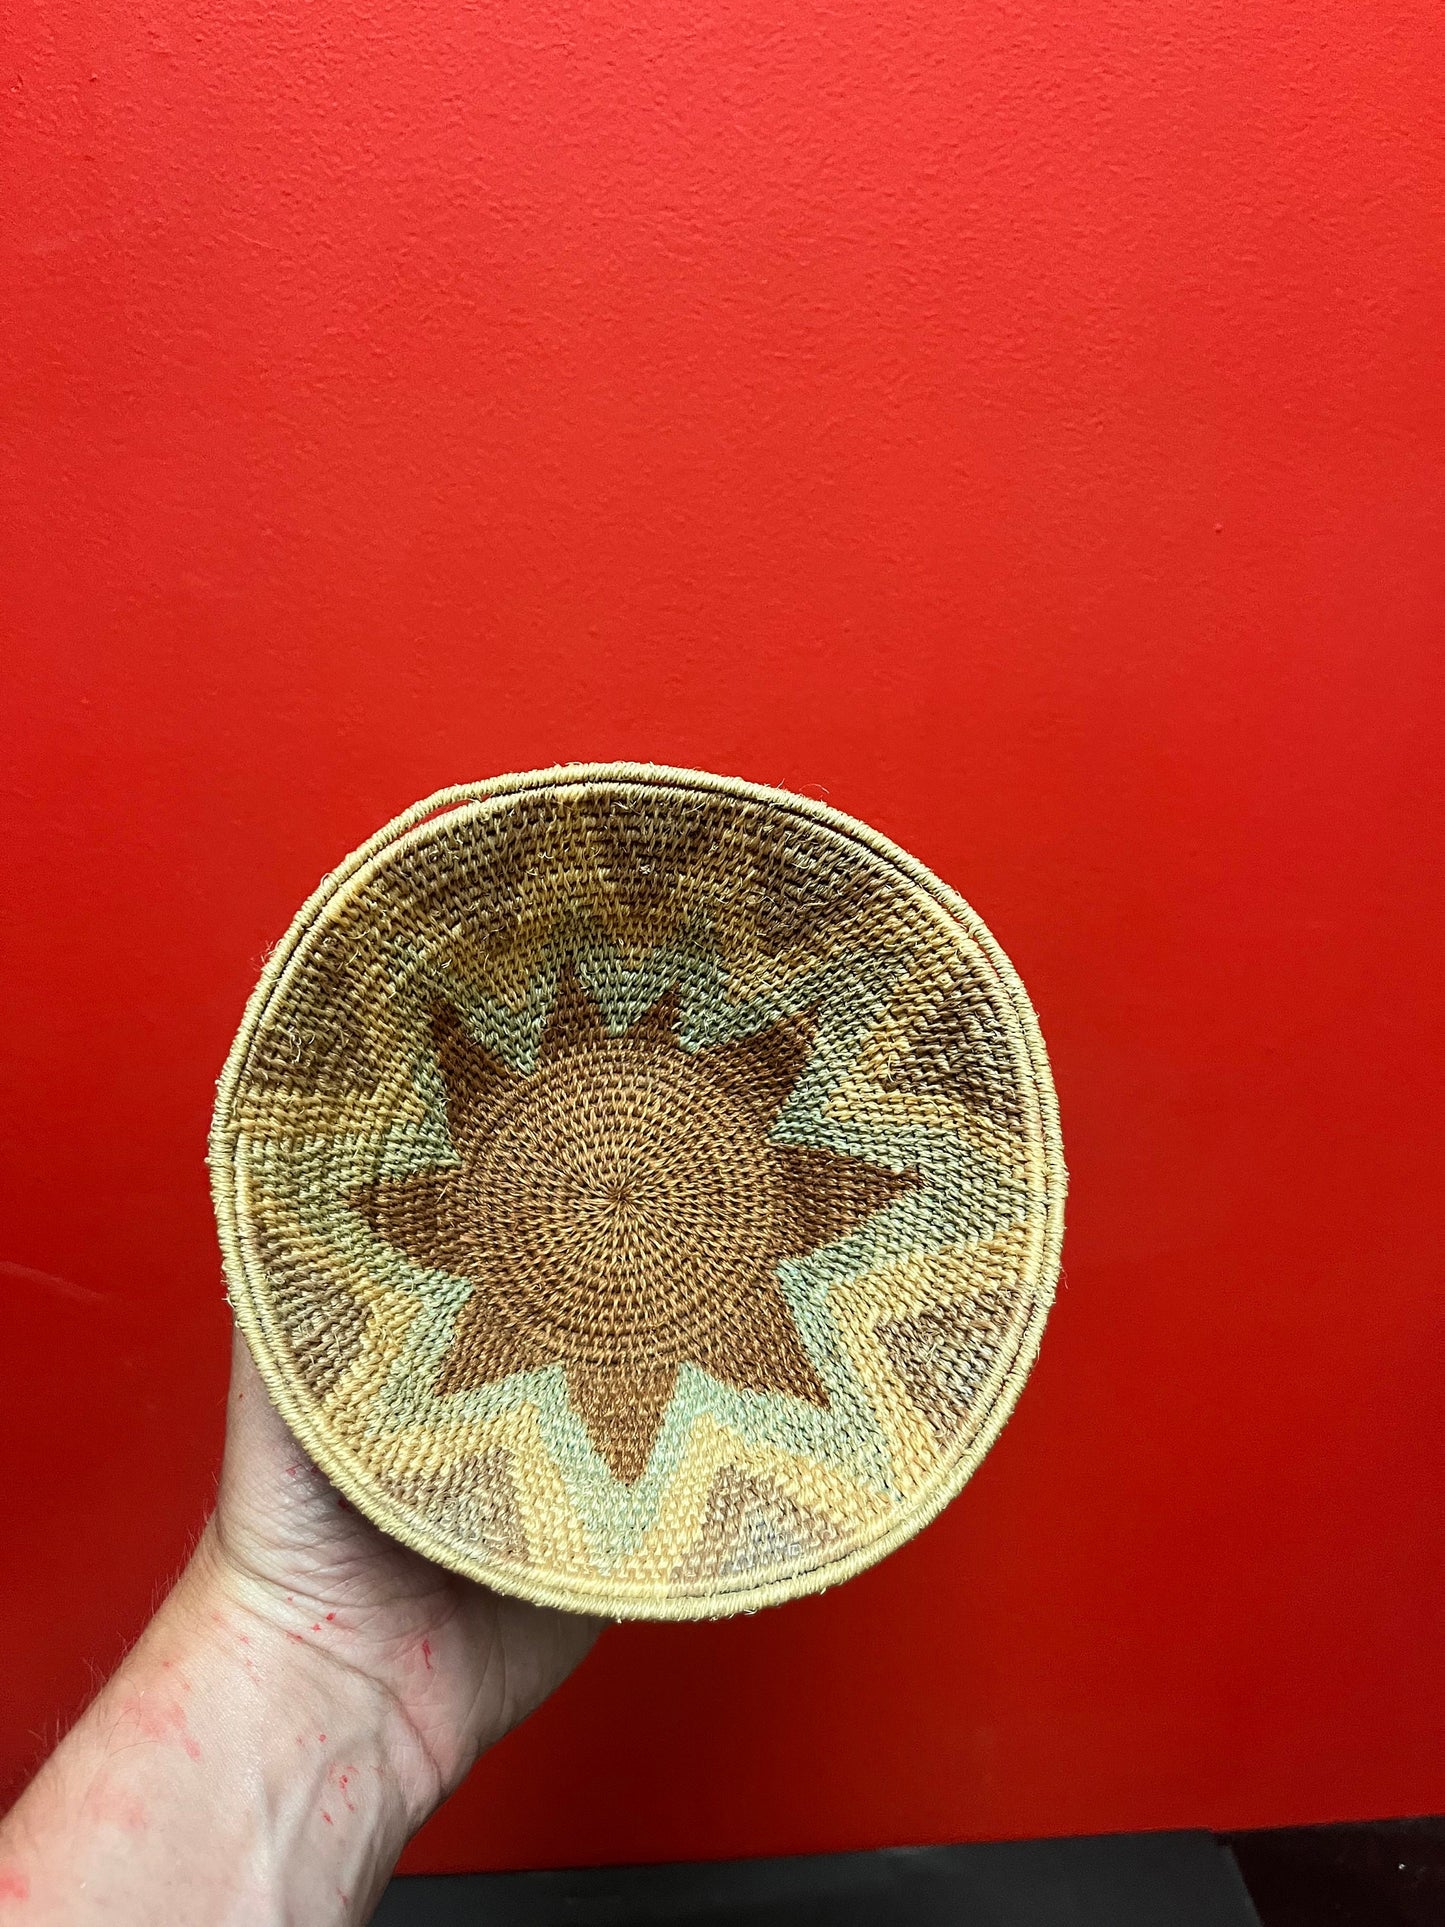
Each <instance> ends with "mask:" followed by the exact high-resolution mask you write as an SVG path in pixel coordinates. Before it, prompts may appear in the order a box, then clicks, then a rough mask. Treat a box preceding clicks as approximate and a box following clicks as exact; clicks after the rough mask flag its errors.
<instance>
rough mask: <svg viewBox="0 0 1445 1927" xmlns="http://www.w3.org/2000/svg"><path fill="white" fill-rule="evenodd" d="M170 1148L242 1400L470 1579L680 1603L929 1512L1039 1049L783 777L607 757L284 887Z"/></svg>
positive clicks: (1015, 1301) (1012, 1005)
mask: <svg viewBox="0 0 1445 1927" xmlns="http://www.w3.org/2000/svg"><path fill="white" fill-rule="evenodd" d="M211 1170H212V1181H213V1185H214V1190H215V1201H216V1213H217V1218H218V1221H219V1225H220V1235H221V1244H222V1248H223V1251H224V1254H225V1263H226V1274H227V1279H228V1281H229V1287H230V1297H231V1302H232V1304H233V1306H234V1308H235V1313H236V1317H237V1319H238V1320H239V1322H240V1325H241V1328H242V1330H243V1331H244V1332H245V1335H246V1338H247V1340H248V1341H249V1343H250V1346H251V1349H252V1351H253V1353H254V1354H255V1357H256V1361H257V1364H258V1365H259V1367H260V1369H261V1372H262V1374H263V1376H264V1378H265V1380H266V1383H267V1385H268V1386H269V1388H270V1390H271V1394H272V1396H273V1398H274V1399H275V1402H276V1404H277V1406H278V1407H279V1409H280V1411H281V1412H282V1414H283V1415H284V1417H285V1418H286V1420H287V1422H288V1423H289V1424H290V1426H291V1428H292V1430H293V1431H294V1432H295V1433H296V1436H297V1437H298V1438H299V1439H300V1441H301V1443H302V1444H303V1445H304V1446H305V1448H306V1449H307V1451H309V1452H310V1453H311V1455H312V1457H313V1458H314V1459H315V1460H316V1462H317V1464H318V1465H319V1466H320V1467H321V1468H322V1470H323V1471H324V1472H325V1473H326V1474H327V1475H328V1477H330V1478H331V1479H332V1480H334V1482H335V1484H336V1485H337V1487H338V1488H339V1489H340V1491H341V1492H343V1493H344V1494H345V1495H346V1497H347V1498H348V1499H350V1500H351V1501H352V1503H353V1504H354V1505H356V1506H357V1507H358V1508H359V1509H360V1510H361V1511H362V1512H364V1513H365V1514H367V1515H368V1516H369V1517H370V1518H371V1519H373V1520H374V1521H375V1522H376V1523H377V1524H378V1525H379V1526H381V1527H382V1528H384V1529H385V1530H386V1531H387V1532H389V1533H392V1534H393V1535H394V1536H395V1537H397V1538H398V1539H401V1540H404V1541H405V1542H406V1543H407V1544H408V1545H411V1546H414V1547H416V1548H417V1549H418V1550H419V1551H420V1552H423V1553H425V1554H426V1555H427V1556H428V1557H430V1558H432V1559H435V1560H438V1561H440V1562H441V1564H443V1565H445V1566H448V1567H451V1568H452V1569H454V1570H455V1571H457V1572H461V1573H466V1574H468V1575H470V1576H471V1577H473V1578H475V1579H478V1580H482V1581H485V1582H486V1583H487V1584H488V1585H490V1586H494V1587H496V1588H498V1589H499V1590H501V1591H503V1592H508V1593H515V1594H519V1595H521V1596H522V1597H524V1598H527V1599H532V1600H536V1601H538V1602H540V1603H543V1604H547V1605H553V1606H560V1607H564V1608H567V1609H569V1610H572V1611H578V1612H593V1613H599V1614H604V1615H608V1616H611V1617H615V1618H638V1619H691V1618H703V1617H713V1616H717V1615H721V1614H726V1613H733V1612H740V1611H744V1610H751V1609H752V1608H755V1607H758V1606H763V1605H770V1604H774V1603H776V1602H778V1601H781V1600H786V1599H792V1598H795V1597H797V1596H798V1595H799V1594H803V1593H810V1592H816V1591H819V1590H820V1589H821V1588H823V1587H824V1586H829V1585H833V1584H835V1583H836V1582H837V1581H839V1580H842V1579H847V1578H849V1577H850V1576H851V1575H852V1574H854V1573H857V1572H859V1571H861V1570H862V1569H863V1568H864V1567H866V1566H869V1565H871V1564H873V1562H874V1561H875V1560H877V1559H880V1558H882V1557H883V1555H884V1554H885V1553H887V1552H889V1551H890V1550H892V1548H894V1547H895V1546H897V1545H899V1544H901V1543H902V1542H903V1541H904V1540H905V1539H907V1538H908V1537H909V1536H910V1535H911V1534H913V1533H914V1532H916V1531H917V1530H918V1529H919V1527H920V1526H922V1525H924V1524H925V1523H926V1522H927V1521H928V1520H929V1519H931V1518H932V1517H933V1516H934V1514H935V1513H937V1512H938V1511H939V1509H940V1508H941V1507H942V1506H943V1505H945V1504H946V1503H947V1501H948V1500H949V1499H950V1498H952V1497H953V1495H954V1494H955V1493H956V1492H957V1491H958V1489H959V1487H960V1486H961V1485H962V1484H963V1482H964V1481H965V1479H967V1477H968V1475H969V1473H970V1472H971V1471H972V1470H973V1468H974V1467H975V1466H976V1465H977V1464H978V1462H979V1460H980V1458H981V1457H982V1456H983V1454H984V1452H985V1451H986V1450H987V1448H988V1446H989V1444H990V1443H991V1442H992V1440H993V1438H994V1436H995V1434H996V1433H997V1432H998V1430H999V1428H1000V1426H1001V1425H1002V1424H1003V1421H1004V1420H1005V1418H1006V1417H1007V1416H1008V1414H1009V1412H1010V1410H1011V1409H1012V1406H1013V1403H1014V1401H1015V1399H1016V1398H1017V1397H1018V1394H1019V1390H1020V1387H1021V1386H1022V1384H1023V1380H1024V1378H1025V1376H1026V1374H1027V1372H1028V1369H1029V1366H1030V1364H1031V1363H1032V1361H1033V1357H1034V1354H1035V1351H1036V1350H1037V1347H1038V1343H1039V1337H1040V1333H1041V1331H1042V1328H1043V1323H1044V1319H1045V1317H1046V1315H1047V1312H1048V1307H1049V1304H1050V1301H1051V1297H1052V1293H1053V1287H1054V1282H1055V1278H1056V1275H1057V1271H1058V1262H1059V1246H1060V1240H1061V1237H1062V1232H1063V1199H1064V1167H1063V1161H1062V1157H1061V1151H1060V1142H1059V1132H1058V1121H1057V1112H1056V1109H1055V1104H1054V1095H1053V1087H1052V1084H1051V1081H1050V1077H1049V1070H1048V1063H1047V1060H1046V1058H1045V1055H1044V1048H1043V1043H1042V1040H1041V1039H1040V1036H1039V1032H1038V1027H1037V1025H1036V1023H1035V1020H1034V1016H1033V1012H1032V1010H1031V1009H1030V1007H1029V1003H1028V999H1027V997H1026V996H1025V995H1024V991H1023V988H1022V986H1021V985H1020V983H1019V981H1018V979H1017V977H1016V976H1015V975H1014V972H1013V970H1012V968H1011V967H1010V965H1009V963H1008V961H1007V959H1006V958H1005V957H1004V956H1003V954H1002V952H1001V951H1000V950H999V948H998V945H997V944H996V943H995V942H994V940H993V938H992V937H991V936H990V935H989V933H988V931H987V930H986V929H985V928H984V926H983V925H982V923H981V922H980V921H979V919H978V918H977V917H976V916H975V915H974V913H973V912H972V911H971V910H970V909H969V908H968V906H967V905H966V904H965V903H964V902H963V901H962V900H961V899H960V898H959V897H957V896H955V895H954V893H953V892H952V891H951V890H949V889H947V888H946V887H945V886H944V885H943V884H942V883H940V882H939V881H938V879H937V878H936V877H934V876H932V875H930V873H929V872H928V871H927V870H925V869H924V868H923V866H922V865H921V864H919V863H917V862H915V861H914V860H913V859H912V858H911V857H908V856H906V855H904V853H903V852H902V851H900V850H898V849H896V848H895V847H894V846H893V845H892V844H890V843H889V842H888V841H887V840H886V839H885V838H883V837H881V836H879V835H877V834H876V833H875V832H874V831H872V830H869V829H867V828H865V827H864V826H863V825H862V824H860V823H855V822H853V821H851V820H850V819H849V818H847V817H845V816H840V815H839V814H838V813H837V811H835V810H831V809H828V808H825V807H824V806H823V805H821V804H819V803H814V802H811V801H808V800H807V799H805V798H803V797H798V796H791V795H788V794H787V793H786V792H784V791H781V790H770V789H760V788H757V787H755V786H753V785H751V784H746V783H741V782H735V781H730V780H726V779H724V778H721V777H716V776H707V775H703V774H700V773H698V772H696V771H692V770H673V769H662V768H655V767H652V766H649V765H642V764H606V765H602V764H598V765H578V766H569V767H566V768H562V769H553V770H542V771H537V772H533V773H531V774H528V775H522V776H506V777H501V778H499V779H498V780H496V781H495V782H490V783H481V784H477V785H474V786H467V787H463V788H458V789H453V790H446V791H443V792H442V793H441V794H439V795H437V796H433V797H430V798H428V799H427V801H425V802H423V803H418V804H417V805H416V807H415V808H414V809H411V810H408V811H407V812H406V813H405V815H403V816H400V817H398V818H397V819H396V821H395V822H393V823H390V824H388V825H387V827H386V828H385V829H383V830H381V831H380V832H379V833H378V834H377V835H376V836H374V837H373V838H372V839H371V841H370V842H369V843H366V844H364V845H363V846H362V848H361V849H359V850H358V851H356V853H355V854H354V855H353V856H351V857H349V858H348V859H347V860H346V862H345V863H343V864H342V866H341V867H340V869H338V870H337V871H336V872H335V873H334V874H333V875H331V876H329V877H327V878H326V879H325V881H324V882H323V883H322V885H321V887H320V889H318V890H317V892H316V894H315V895H314V896H313V897H312V898H311V900H310V901H309V902H308V903H307V904H306V905H305V906H304V908H303V909H302V910H301V912H300V914H299V915H298V916H297V918H296V921H295V922H294V923H293V924H292V926H291V929H290V931H289V932H288V933H287V935H286V937H285V939H284V941H283V942H282V943H281V944H280V946H279V947H278V949H277V950H276V952H275V954H274V955H273V956H272V958H271V960H270V962H269V963H268V965H267V967H266V970H265V973H264V975H263V976H262V978H261V981H260V983H259V984H258V985H257V987H256V991H255V993H254V995H253V996H252V998H251V1002H250V1004H249V1006H248V1007H247V1011H246V1015H245V1020H244V1022H243V1023H242V1026H241V1029H240V1033H239V1035H238V1036H237V1038H236V1042H235V1044H234V1046H233V1048H232V1051H231V1055H230V1058H229V1061H228V1062H227V1065H226V1069H225V1073H224V1076H223V1077H222V1079H221V1085H220V1092H219V1096H218V1100H217V1105H216V1116H215V1125H214V1131H213V1136H212V1143H211Z"/></svg>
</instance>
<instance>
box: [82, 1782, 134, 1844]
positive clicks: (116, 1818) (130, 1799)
mask: <svg viewBox="0 0 1445 1927" xmlns="http://www.w3.org/2000/svg"><path fill="white" fill-rule="evenodd" d="M86 1810H87V1812H88V1813H89V1814H90V1816H91V1817H92V1818H93V1819H96V1820H101V1821H104V1822H105V1823H106V1824H107V1825H108V1826H112V1827H119V1828H120V1830H121V1831H122V1832H123V1833H144V1832H145V1831H146V1829H147V1827H149V1825H150V1815H149V1813H147V1811H146V1809H145V1807H144V1805H143V1804H142V1803H141V1802H140V1801H139V1800H137V1799H136V1797H135V1795H134V1794H132V1793H127V1792H126V1790H125V1788H124V1787H118V1786H113V1785H111V1783H110V1782H109V1781H108V1780H105V1779H101V1780H98V1781H96V1783H95V1784H94V1785H93V1786H92V1788H91V1790H90V1792H89V1794H88V1795H87V1798H86Z"/></svg>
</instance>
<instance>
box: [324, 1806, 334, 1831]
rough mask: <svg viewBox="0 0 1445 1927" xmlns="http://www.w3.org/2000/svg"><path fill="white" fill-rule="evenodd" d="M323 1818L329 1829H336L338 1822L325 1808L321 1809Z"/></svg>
mask: <svg viewBox="0 0 1445 1927" xmlns="http://www.w3.org/2000/svg"><path fill="white" fill-rule="evenodd" d="M321 1817H322V1819H323V1820H324V1821H325V1822H326V1824H327V1826H328V1827H334V1826H335V1825H336V1822H335V1821H334V1820H333V1819H332V1817H331V1815H330V1814H329V1813H328V1812H327V1811H326V1809H325V1807H323V1808H322V1809H321Z"/></svg>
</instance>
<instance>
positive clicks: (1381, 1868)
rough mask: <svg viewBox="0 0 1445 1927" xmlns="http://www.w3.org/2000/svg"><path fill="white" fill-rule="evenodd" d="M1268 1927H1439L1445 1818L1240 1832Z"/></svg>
mask: <svg viewBox="0 0 1445 1927" xmlns="http://www.w3.org/2000/svg"><path fill="white" fill-rule="evenodd" d="M1228 1845H1229V1846H1230V1847H1231V1848H1232V1849H1233V1852H1234V1856H1235V1858H1236V1860H1237V1861H1238V1862H1239V1867H1240V1871H1241V1872H1242V1873H1243V1875H1244V1878H1245V1880H1246V1881H1247V1882H1248V1883H1249V1891H1250V1893H1251V1894H1252V1895H1253V1896H1254V1904H1255V1906H1256V1907H1257V1908H1258V1910H1259V1916H1260V1920H1261V1921H1262V1922H1263V1927H1441V1923H1442V1922H1445V1819H1433V1820H1377V1821H1371V1822H1368V1823H1366V1824H1363V1825H1357V1826H1342V1827H1277V1828H1271V1829H1270V1830H1269V1831H1267V1832H1260V1833H1235V1834H1230V1835H1229V1836H1228Z"/></svg>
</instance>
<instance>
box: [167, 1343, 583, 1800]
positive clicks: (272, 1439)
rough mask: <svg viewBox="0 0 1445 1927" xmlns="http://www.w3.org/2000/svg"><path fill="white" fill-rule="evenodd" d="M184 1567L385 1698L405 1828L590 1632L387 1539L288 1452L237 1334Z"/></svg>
mask: <svg viewBox="0 0 1445 1927" xmlns="http://www.w3.org/2000/svg"><path fill="white" fill-rule="evenodd" d="M195 1564H196V1566H197V1567H198V1568H199V1569H200V1570H201V1571H202V1572H203V1573H204V1575H205V1578H206V1580H207V1582H208V1584H209V1586H210V1587H211V1588H214V1589H215V1590H216V1591H217V1593H218V1594H219V1595H220V1596H222V1597H224V1598H226V1599H228V1600H230V1601H232V1602H234V1604H235V1605H236V1606H237V1607H239V1608H240V1609H242V1610H243V1611H244V1612H245V1613H248V1614H252V1615H256V1616H258V1617H259V1618H260V1619H261V1620H262V1621H263V1622H264V1623H265V1625H266V1626H267V1627H268V1628H273V1629H275V1630H277V1631H279V1632H280V1633H281V1634H282V1635H283V1636H284V1637H285V1638H286V1639H287V1640H288V1641H290V1642H291V1643H294V1644H299V1645H303V1646H305V1647H306V1648H307V1649H309V1651H311V1652H313V1653H315V1654H316V1655H318V1656H320V1657H321V1658H322V1659H323V1660H327V1661H331V1662H333V1663H334V1664H336V1665H338V1666H342V1667H346V1668H349V1669H351V1670H352V1671H354V1672H356V1673H359V1674H360V1675H362V1676H363V1677H364V1678H365V1679H366V1680H368V1681H370V1682H372V1683H374V1684H375V1685H377V1686H379V1687H380V1688H381V1689H382V1690H383V1691H384V1692H385V1693H386V1694H387V1695H388V1696H389V1698H390V1700H391V1701H392V1703H393V1704H394V1706H395V1708H396V1709H397V1712H398V1714H399V1715H400V1717H401V1718H402V1719H403V1720H404V1722H405V1723H406V1726H407V1728H408V1729H409V1731H410V1734H411V1735H412V1736H413V1737H414V1739H415V1741H416V1742H417V1746H416V1749H415V1750H414V1757H415V1759H416V1763H417V1765H416V1771H415V1773H414V1774H413V1775H412V1777H414V1778H419V1781H420V1783H419V1784H415V1785H409V1786H407V1787H405V1788H404V1793H405V1796H406V1798H407V1801H408V1804H409V1806H410V1807H412V1809H413V1810H414V1811H415V1812H416V1813H417V1814H418V1815H422V1814H424V1813H425V1812H429V1811H430V1810H431V1808H432V1807H434V1806H435V1805H436V1804H437V1803H438V1802H439V1801H440V1800H442V1799H444V1798H445V1797H446V1795H447V1794H448V1793H450V1792H451V1791H452V1790H453V1789H454V1788H455V1787H456V1786H457V1785H458V1784H459V1783H460V1781H461V1780H462V1778H463V1777H464V1776H465V1774H466V1772H467V1770H468V1768H469V1767H470V1766H471V1765H472V1763H473V1761H474V1760H475V1759H476V1758H477V1756H478V1755H479V1754H480V1753H482V1752H484V1751H485V1750H486V1748H487V1747H489V1746H491V1745H492V1744H493V1743H494V1742H495V1741H496V1740H499V1739H500V1738H501V1737H502V1735H503V1734H504V1733H507V1732H509V1731H510V1729H511V1728H512V1727H513V1726H515V1725H516V1724H517V1723H518V1721H519V1720H522V1719H525V1717H526V1716H527V1714H528V1713H530V1712H531V1711H532V1710H533V1708H534V1707H536V1706H537V1705H539V1704H540V1702H541V1701H542V1700H544V1699H545V1698H546V1697H547V1695H548V1694H549V1693H550V1692H551V1691H552V1690H553V1688H554V1687H556V1686H557V1685H559V1684H560V1683H561V1681H562V1680H563V1679H565V1678H566V1676H567V1675H568V1674H569V1673H570V1672H571V1671H572V1669H573V1667H574V1666H576V1665H577V1663H578V1662H579V1661H580V1660H581V1659H582V1658H583V1656H584V1655H585V1654H586V1653H587V1651H588V1650H589V1648H590V1647H591V1645H592V1643H593V1641H594V1640H595V1639H596V1637H597V1635H598V1633H599V1631H600V1630H601V1626H602V1623H603V1622H601V1621H600V1620H595V1619H584V1618H581V1617H578V1616H577V1615H575V1614H571V1613H561V1612H554V1611H551V1610H548V1609H547V1608H544V1607H541V1606H533V1605H530V1604H528V1603H527V1602H526V1601H524V1600H519V1599H511V1598H506V1597H504V1596H502V1595H501V1594H498V1593H493V1592H489V1591H488V1590H487V1589H486V1588H485V1587H482V1586H479V1585H476V1584H474V1583H473V1582H472V1581H471V1580H468V1579H462V1578H459V1577H458V1576H457V1575H456V1574H454V1573H450V1572H447V1571H445V1570H444V1569H443V1568H442V1567H440V1566H437V1565H434V1564H433V1563H432V1562H431V1561H430V1560H428V1559H425V1558H423V1557H422V1555H421V1554H420V1553H416V1552H413V1551H412V1550H411V1549H410V1548H409V1547H407V1546H404V1545H402V1544H401V1543H400V1542H399V1541H397V1540H395V1539H390V1538H388V1537H387V1536H386V1535H385V1534H384V1533H383V1532H381V1531H380V1530H379V1529H378V1528H377V1527H376V1526H374V1525H372V1523H371V1522H370V1520H368V1519H366V1518H364V1517H363V1516H362V1515H361V1514H360V1513H358V1512H357V1511H355V1510H354V1508H353V1507H351V1506H350V1505H349V1504H348V1503H347V1501H346V1500H345V1499H343V1498H342V1497H341V1495H340V1494H339V1493H338V1492H337V1491H336V1488H335V1487H334V1486H333V1485H332V1484H331V1483H330V1481H329V1480H328V1479H327V1478H326V1477H325V1476H324V1474H322V1473H321V1472H320V1471H318V1469H317V1468H316V1466H315V1465H313V1464H312V1462H311V1460H310V1459H309V1458H308V1457H307V1456H306V1454H305V1453H304V1452H303V1451H302V1449H301V1447H300V1446H299V1445H298V1444H297V1443H296V1441H295V1439H294V1438H293V1437H292V1436H291V1433H290V1432H289V1431H288V1430H287V1428H286V1426H285V1424H284V1422H283V1421H282V1419H281V1417H280V1415H279V1414H278V1413H277V1411H276V1408H275V1407H274V1406H273V1405H272V1403H271V1400H270V1397H269V1396H268V1394H267V1391H266V1387H265V1385H264V1383H263V1381H262V1379H261V1376H260V1374H259V1372H258V1371H257V1369H256V1366H255V1364H254V1362H253V1360H252V1358H251V1354H250V1352H249V1350H248V1349H247V1347H246V1345H245V1343H244V1341H243V1340H242V1338H241V1336H240V1334H239V1332H238V1333H237V1334H236V1335H235V1338H234V1340H233V1347H232V1358H231V1391H230V1399H229V1404H228V1410H227V1421H226V1451H225V1460H224V1464H223V1468H222V1473H221V1487H220V1495H219V1498H218V1501H217V1506H216V1511H215V1514H214V1517H213V1518H212V1520H211V1523H210V1524H209V1526H208V1527H207V1528H206V1533H205V1536H204V1538H203V1540H202V1543H201V1546H200V1548H199V1549H198V1552H197V1555H196V1561H195ZM410 1750H411V1749H404V1750H403V1749H399V1754H400V1757H401V1759H402V1761H403V1763H404V1761H405V1757H406V1752H407V1751H410Z"/></svg>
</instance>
